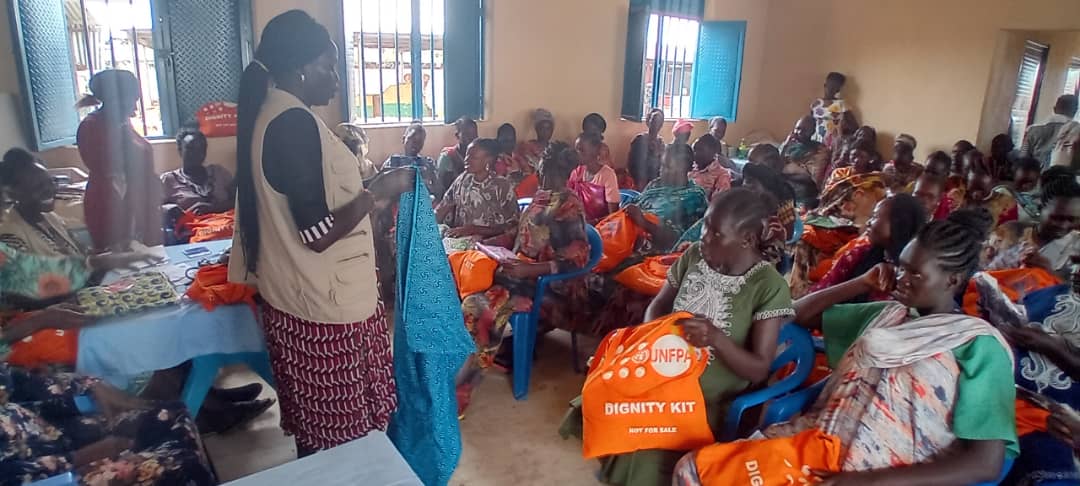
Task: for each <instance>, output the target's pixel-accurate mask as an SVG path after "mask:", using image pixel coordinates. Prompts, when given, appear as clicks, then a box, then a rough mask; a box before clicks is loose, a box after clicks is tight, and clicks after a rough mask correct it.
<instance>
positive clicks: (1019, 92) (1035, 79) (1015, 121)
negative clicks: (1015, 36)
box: [1010, 41, 1050, 147]
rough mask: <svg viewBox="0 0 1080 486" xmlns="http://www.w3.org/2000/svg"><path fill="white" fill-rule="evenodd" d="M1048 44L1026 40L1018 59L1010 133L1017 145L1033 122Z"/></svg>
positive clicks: (1048, 50) (1048, 51) (1044, 70)
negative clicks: (1022, 54) (1018, 69)
mask: <svg viewBox="0 0 1080 486" xmlns="http://www.w3.org/2000/svg"><path fill="white" fill-rule="evenodd" d="M1049 54H1050V46H1048V45H1045V44H1040V43H1038V42H1034V41H1027V43H1026V44H1025V46H1024V57H1023V58H1021V60H1020V73H1019V75H1018V76H1017V78H1016V97H1015V98H1014V99H1013V105H1012V112H1011V113H1010V116H1011V117H1012V125H1013V130H1012V135H1013V143H1014V144H1016V146H1017V147H1019V146H1020V145H1022V144H1023V141H1024V133H1025V132H1026V131H1027V127H1028V126H1030V125H1031V124H1032V123H1034V122H1035V110H1036V109H1037V108H1038V106H1039V89H1040V88H1041V87H1042V80H1043V75H1044V74H1045V72H1046V58H1047V56H1048V55H1049Z"/></svg>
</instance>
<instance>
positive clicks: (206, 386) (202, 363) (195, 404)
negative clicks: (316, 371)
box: [180, 351, 274, 418]
mask: <svg viewBox="0 0 1080 486" xmlns="http://www.w3.org/2000/svg"><path fill="white" fill-rule="evenodd" d="M234 364H244V365H247V366H248V368H251V371H254V372H255V373H258V375H259V376H261V377H262V379H264V380H266V383H268V384H269V385H270V386H274V375H273V372H272V371H271V370H270V357H269V356H268V355H267V354H266V352H265V351H258V352H253V353H219V354H208V355H205V356H199V357H197V358H193V359H192V360H191V371H190V373H188V378H187V382H186V383H184V391H183V392H181V394H180V400H181V401H183V402H184V405H186V406H187V409H188V412H189V413H191V417H192V418H194V417H195V416H197V415H198V414H199V408H200V407H202V403H203V400H205V399H206V394H207V393H209V392H210V387H211V386H213V385H214V380H215V379H217V375H218V372H219V371H221V368H223V367H225V366H229V365H234Z"/></svg>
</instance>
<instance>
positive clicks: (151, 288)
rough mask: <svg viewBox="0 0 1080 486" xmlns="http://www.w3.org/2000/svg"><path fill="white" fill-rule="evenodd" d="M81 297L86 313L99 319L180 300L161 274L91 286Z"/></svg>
mask: <svg viewBox="0 0 1080 486" xmlns="http://www.w3.org/2000/svg"><path fill="white" fill-rule="evenodd" d="M77 296H78V299H79V305H80V306H81V307H82V308H83V309H85V310H86V313H87V314H88V315H91V316H98V317H108V316H119V315H126V314H134V313H137V312H142V311H147V310H151V309H156V308H158V307H164V306H167V305H172V304H175V303H177V302H179V301H180V296H179V295H178V294H177V293H176V289H175V288H173V285H172V282H170V281H169V279H168V278H167V277H165V275H164V274H162V273H161V272H151V273H142V274H137V275H131V276H128V277H124V278H122V279H120V280H118V281H116V282H114V283H112V284H109V285H103V286H100V287H87V288H85V289H82V290H80V291H79V292H78V294H77Z"/></svg>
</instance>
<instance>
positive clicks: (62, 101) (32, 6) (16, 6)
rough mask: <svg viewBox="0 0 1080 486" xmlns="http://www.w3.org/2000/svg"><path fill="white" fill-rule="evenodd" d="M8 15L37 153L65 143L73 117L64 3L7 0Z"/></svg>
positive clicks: (71, 139)
mask: <svg viewBox="0 0 1080 486" xmlns="http://www.w3.org/2000/svg"><path fill="white" fill-rule="evenodd" d="M10 14H11V25H12V29H11V33H12V36H13V43H14V46H15V53H16V55H17V56H20V58H19V61H18V64H19V74H20V76H21V78H22V79H21V81H22V98H23V100H24V101H25V104H26V114H27V116H26V119H27V127H26V128H27V130H26V132H27V133H29V134H30V137H31V144H32V146H33V148H34V150H39V151H40V150H45V149H49V148H53V147H59V146H61V145H70V144H72V143H74V142H75V132H76V131H77V130H78V129H79V115H78V113H77V112H76V111H75V101H76V99H75V96H76V92H75V91H76V88H75V72H74V70H73V69H72V62H71V48H70V46H69V45H68V33H67V21H66V19H65V18H64V2H61V1H57V0H12V1H11V11H10Z"/></svg>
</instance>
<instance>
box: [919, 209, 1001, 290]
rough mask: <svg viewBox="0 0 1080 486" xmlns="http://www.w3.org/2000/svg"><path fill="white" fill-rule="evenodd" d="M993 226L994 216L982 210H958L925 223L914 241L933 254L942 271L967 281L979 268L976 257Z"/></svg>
mask: <svg viewBox="0 0 1080 486" xmlns="http://www.w3.org/2000/svg"><path fill="white" fill-rule="evenodd" d="M993 224H994V217H993V216H992V215H991V214H990V212H989V211H987V210H986V209H983V208H976V209H961V210H959V211H956V212H954V213H952V214H950V215H949V217H947V218H945V219H943V220H938V221H933V222H931V223H930V224H927V225H926V226H924V227H923V229H922V231H919V236H918V237H917V238H918V241H919V245H920V246H921V247H923V248H926V249H928V250H930V251H932V252H934V254H935V255H937V260H938V266H939V267H940V268H941V269H942V270H944V271H946V272H951V273H958V274H960V275H961V276H963V278H964V280H967V279H969V278H971V276H972V275H973V274H974V273H975V270H976V269H977V268H978V266H979V254H980V253H982V249H983V243H984V242H985V241H986V238H987V236H989V234H990V228H991V227H992V226H993Z"/></svg>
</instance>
